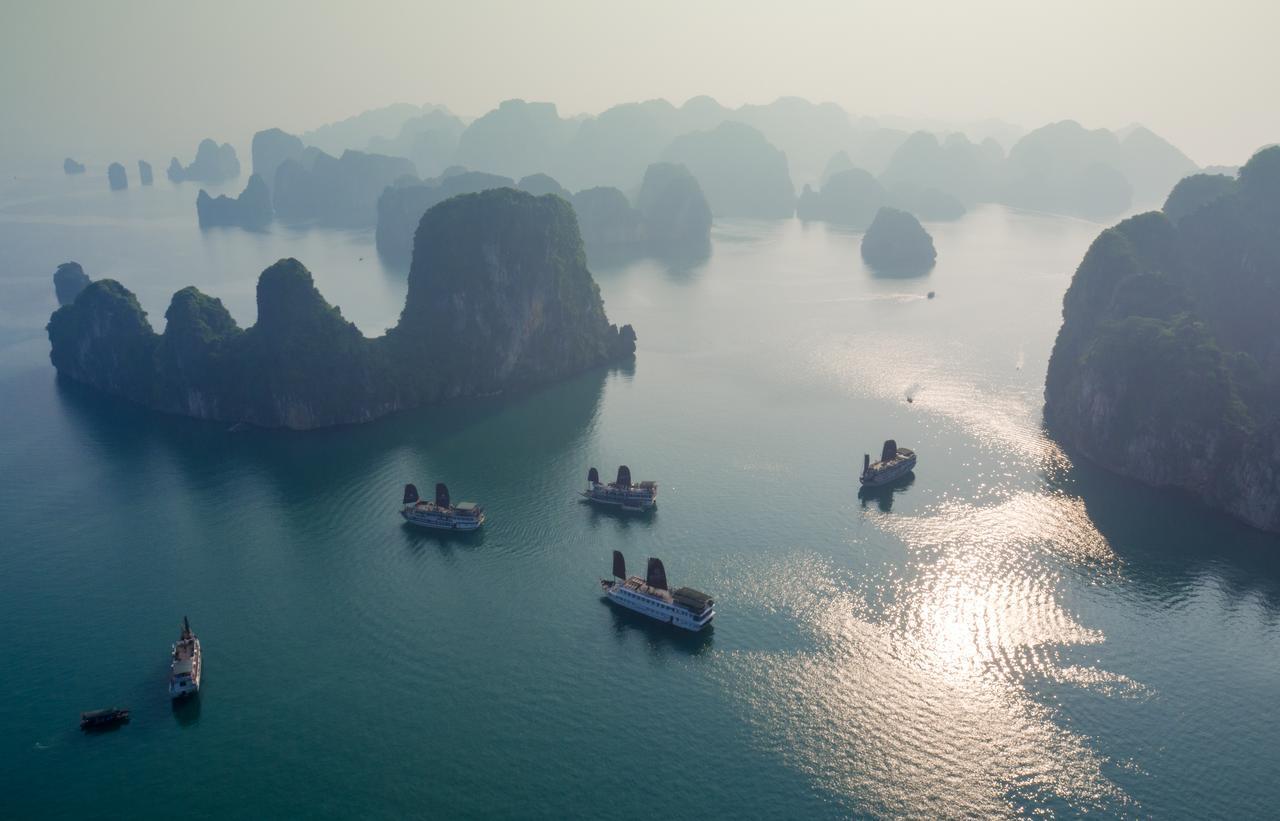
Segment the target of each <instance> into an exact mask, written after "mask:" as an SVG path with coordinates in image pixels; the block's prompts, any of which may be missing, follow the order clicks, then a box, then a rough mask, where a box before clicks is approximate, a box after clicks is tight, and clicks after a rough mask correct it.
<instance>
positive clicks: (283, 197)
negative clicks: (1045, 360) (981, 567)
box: [49, 97, 1280, 530]
mask: <svg viewBox="0 0 1280 821" xmlns="http://www.w3.org/2000/svg"><path fill="white" fill-rule="evenodd" d="M1004 136H1005V140H1006V143H1007V147H1006V143H1002V142H1000V141H998V140H997V139H996V138H995V137H994V136H986V137H984V138H982V139H979V140H971V139H970V138H969V137H968V136H966V135H965V134H961V133H949V134H941V135H940V134H934V133H930V132H924V131H918V132H914V133H909V132H907V131H902V130H898V129H894V128H887V127H883V126H881V125H879V124H877V123H876V122H874V121H872V120H869V119H866V118H857V117H852V116H850V115H849V114H848V113H847V112H845V111H844V110H843V109H841V108H839V107H838V106H835V105H832V104H812V103H809V102H807V101H805V100H801V99H798V98H782V99H779V100H777V101H775V102H773V103H770V104H768V105H745V106H741V107H739V108H736V109H729V108H726V107H724V106H722V105H720V104H719V103H717V102H716V101H715V100H712V99H711V98H709V97H697V98H694V99H691V100H689V101H688V102H686V103H685V104H683V105H681V106H675V105H672V104H670V103H668V102H666V101H664V100H652V101H649V102H644V103H630V104H623V105H618V106H614V107H612V108H610V109H608V110H606V111H604V112H602V113H600V114H599V115H597V116H589V117H576V118H566V117H562V116H561V115H560V114H559V112H558V110H557V109H556V107H555V106H554V105H553V104H551V103H535V102H526V101H523V100H508V101H506V102H503V103H502V104H501V105H499V106H498V107H497V108H495V109H493V110H492V111H489V112H488V113H486V114H484V115H483V116H481V117H478V118H476V119H474V120H472V121H470V122H464V121H463V120H462V119H460V118H459V117H457V116H455V115H453V114H452V113H451V112H449V111H448V110H447V109H445V108H444V107H441V106H434V105H425V106H409V105H396V106H389V107H386V108H382V109H376V110H373V111H368V112H365V113H363V114H360V115H357V116H355V117H351V118H349V119H347V120H343V121H341V122H336V123H332V124H329V125H326V126H323V127H321V128H318V129H316V130H314V131H310V132H306V133H303V134H296V135H295V134H289V133H286V132H285V131H282V130H280V129H277V128H270V129H264V130H262V131H259V132H258V133H257V134H256V135H255V136H254V138H253V142H252V147H251V162H252V171H251V173H250V176H249V178H248V180H247V184H246V185H245V186H244V188H243V190H241V191H240V193H239V194H238V195H235V196H231V195H228V194H220V195H217V196H213V195H211V194H210V193H208V192H207V191H206V190H204V189H201V190H200V191H199V193H198V194H197V197H196V211H197V217H198V220H199V223H200V225H201V227H205V228H213V227H235V228H243V229H248V230H265V229H267V228H268V227H269V226H270V225H271V224H272V223H273V222H278V223H282V224H286V225H291V226H320V227H333V228H344V229H366V230H367V229H372V230H373V231H374V234H375V238H376V247H377V250H378V253H379V254H380V255H381V256H382V257H383V258H384V259H385V260H386V261H387V262H388V263H389V264H391V265H393V266H407V267H408V268H409V271H410V273H409V295H408V299H407V301H406V306H405V311H404V314H403V316H402V318H401V322H400V324H399V325H398V326H397V327H396V328H394V329H392V330H391V331H389V332H388V333H387V334H386V335H385V336H384V337H380V338H378V339H374V340H369V339H365V338H364V337H363V336H361V335H360V333H359V332H358V331H357V330H356V329H355V327H354V326H352V325H351V324H350V323H349V322H346V320H344V319H343V318H342V317H341V315H340V314H339V313H338V311H337V309H336V308H333V307H331V306H329V305H328V304H327V303H326V302H325V301H324V299H323V298H322V297H321V296H320V295H319V293H318V292H316V290H315V288H314V286H313V284H312V283H311V279H310V276H309V274H308V273H307V271H306V269H305V268H304V267H303V266H302V265H301V263H298V262H297V261H294V260H283V261H281V262H280V263H278V264H277V265H275V266H272V267H271V268H269V269H268V270H267V271H265V272H263V275H262V278H261V280H260V282H259V290H258V301H259V319H258V323H257V324H256V325H255V326H253V327H251V328H248V329H243V330H242V329H240V328H239V327H237V326H236V324H235V322H234V321H233V320H232V319H231V317H230V315H229V314H228V313H227V312H226V310H225V309H224V308H223V307H222V304H221V303H220V302H219V301H218V300H216V299H213V298H211V297H209V296H206V295H204V294H201V293H200V292H198V291H196V290H195V289H194V288H187V289H184V290H182V291H179V292H178V293H177V294H176V295H175V296H174V299H173V302H172V303H171V305H170V308H169V310H168V311H167V312H166V320H167V325H166V328H165V330H164V332H163V333H162V334H156V333H155V332H154V331H152V330H151V328H150V325H149V324H148V323H147V321H146V319H145V314H144V313H143V312H142V310H141V308H140V306H139V305H138V303H137V300H136V299H134V297H133V295H132V294H131V293H129V292H128V291H127V290H126V289H125V288H124V287H123V286H122V285H120V284H119V283H116V282H114V281H111V280H103V281H100V282H95V283H93V284H92V285H88V286H87V287H86V282H87V277H85V276H84V273H83V271H80V270H79V267H78V266H75V267H74V268H72V267H69V266H63V267H62V268H60V269H59V271H58V274H57V276H56V277H55V283H56V286H57V291H58V297H59V302H60V304H62V305H63V307H62V308H60V309H59V310H58V312H57V313H55V314H54V316H53V317H52V319H51V321H50V324H49V335H50V340H51V342H52V345H53V353H52V356H53V361H54V364H55V366H56V367H57V368H58V370H59V372H60V373H62V374H64V375H66V376H69V377H70V378H72V379H75V380H77V381H80V382H84V383H87V384H90V385H93V386H95V387H97V388H99V389H101V390H104V391H107V392H109V393H113V394H117V395H120V396H124V397H126V398H129V399H131V400H133V401H136V402H139V403H141V404H144V405H147V406H149V407H153V408H157V409H160V410H164V411H168V412H173V413H182V414H187V415H191V416H198V417H203V418H213V419H221V420H231V421H236V422H240V421H245V422H250V423H252V424H257V425H264V426H288V427H317V426H323V425H330V424H340V423H346V422H357V421H365V420H368V419H372V418H375V417H378V416H381V415H383V414H385V413H389V412H391V411H395V410H399V409H403V408H409V407H415V406H418V405H421V404H425V403H428V402H434V401H439V400H441V399H447V398H451V397H455V396H468V395H478V394H482V393H491V392H495V391H500V390H507V389H512V388H518V387H520V386H523V385H526V384H533V383H537V382H542V381H546V380H550V379H555V378H558V377H560V376H564V375H567V374H569V373H573V372H576V371H579V370H582V369H584V368H588V367H592V366H596V365H599V364H603V363H607V362H612V361H617V360H619V359H620V358H625V357H628V356H630V355H631V354H632V353H633V351H634V334H633V333H632V331H631V329H630V327H629V326H627V327H624V328H623V329H621V330H619V329H618V328H616V327H615V326H612V325H610V324H609V323H608V322H607V320H606V319H605V315H604V308H603V304H602V303H601V300H600V296H599V292H598V289H597V288H596V286H595V283H594V282H593V281H592V277H591V274H590V273H589V272H588V270H587V264H588V260H590V261H591V263H592V264H600V263H604V262H608V261H615V260H623V259H627V258H634V257H639V256H654V257H667V258H671V259H678V260H684V261H693V262H696V261H697V260H699V259H701V258H705V256H706V255H707V254H708V253H710V248H711V239H710V237H711V229H712V224H713V221H714V220H717V219H719V220H723V219H787V218H791V217H793V216H796V217H799V219H800V220H802V221H805V222H813V221H819V222H826V223H829V224H831V225H833V226H835V227H837V228H840V229H843V230H849V231H856V232H863V236H862V239H861V256H862V259H863V260H864V262H865V264H866V265H867V267H868V268H870V269H872V270H873V271H876V272H877V273H883V274H887V275H893V276H919V275H922V274H924V273H927V272H928V271H929V270H930V269H931V268H932V267H933V266H934V264H935V261H936V259H937V256H938V252H937V249H936V247H935V245H934V242H933V238H932V237H931V236H930V234H929V232H928V231H927V230H926V228H925V226H924V225H923V224H922V223H929V222H933V223H936V222H941V221H948V220H955V219H958V218H960V217H962V216H963V215H964V214H965V213H966V212H967V211H968V210H969V209H971V208H972V207H974V206H976V205H978V204H981V203H1002V204H1005V205H1008V206H1012V207H1017V208H1021V209H1027V210H1034V211H1045V212H1053V213H1058V214H1066V215H1072V216H1079V217H1084V218H1087V219H1091V220H1107V219H1111V218H1114V217H1118V216H1121V215H1124V214H1126V213H1132V212H1133V211H1134V210H1135V208H1137V207H1140V206H1144V205H1157V204H1159V203H1161V202H1163V207H1162V210H1161V211H1157V212H1151V213H1145V214H1141V215H1139V216H1136V217H1131V218H1129V219H1127V220H1125V221H1123V222H1121V223H1120V224H1119V225H1117V226H1116V227H1115V228H1112V229H1109V230H1107V231H1104V232H1103V233H1102V234H1101V236H1100V237H1099V238H1098V240H1097V241H1096V242H1095V243H1094V245H1093V247H1092V248H1091V249H1090V251H1089V253H1088V254H1087V256H1086V257H1085V259H1084V261H1083V262H1082V263H1081V265H1080V268H1079V270H1078V271H1077V272H1076V275H1075V278H1074V280H1073V282H1072V284H1071V287H1070V289H1069V290H1068V292H1067V295H1066V298H1065V304H1064V323H1063V326H1062V330H1061V332H1060V334H1059V336H1058V340H1057V344H1056V346H1055V348H1054V352H1053V357H1052V360H1051V363H1050V366H1049V373H1048V377H1047V382H1046V388H1045V397H1046V405H1045V418H1046V421H1047V422H1048V424H1049V427H1050V430H1051V432H1052V433H1053V435H1054V436H1056V437H1057V438H1059V440H1060V441H1062V442H1063V443H1064V444H1065V445H1067V446H1068V448H1069V449H1071V450H1072V451H1074V452H1075V453H1078V454H1080V455H1081V456H1084V457H1087V458H1089V459H1091V460H1094V461H1096V462H1098V463H1100V464H1103V465H1105V466H1107V467H1108V468H1111V469H1113V470H1115V471H1117V472H1120V473H1123V474H1125V475H1128V476H1132V477H1134V478H1137V479H1140V480H1142V481H1144V482H1148V483H1150V484H1155V485H1170V486H1175V487H1178V488H1182V489H1184V490H1187V491H1191V492H1193V493H1195V494H1196V495H1197V496H1199V497H1200V498H1202V499H1204V500H1206V501H1207V502H1208V503H1210V504H1212V505H1214V506H1216V507H1219V508H1221V509H1223V510H1226V511H1228V512H1231V513H1232V514H1234V515H1237V516H1239V517H1240V518H1242V519H1244V520H1246V521H1248V522H1250V523H1252V524H1254V525H1257V526H1259V527H1264V528H1268V529H1274V530H1280V499H1278V498H1277V494H1275V492H1274V489H1275V488H1276V487H1277V486H1280V416H1277V415H1276V412H1275V410H1274V409H1275V408H1276V407H1280V402H1278V400H1280V377H1278V376H1277V373H1280V348H1278V347H1277V344H1276V339H1277V337H1276V334H1275V332H1274V327H1273V325H1274V318H1275V316H1276V315H1277V313H1278V312H1280V301H1277V299H1276V298H1275V293H1276V282H1277V281H1280V273H1278V271H1280V248H1278V247H1277V245H1276V239H1275V236H1276V232H1275V230H1274V229H1275V226H1276V225H1277V224H1280V210H1277V209H1280V183H1278V182H1277V180H1280V172H1277V165H1278V162H1280V161H1278V160H1277V157H1278V156H1280V148H1272V149H1265V150H1263V151H1260V152H1259V153H1258V154H1257V155H1255V156H1254V157H1253V158H1252V159H1251V160H1249V162H1248V163H1247V164H1246V165H1244V167H1243V168H1241V169H1234V168H1231V169H1207V170H1206V172H1207V173H1201V169H1198V168H1197V167H1196V165H1195V164H1194V163H1193V162H1191V160H1189V159H1188V158H1187V157H1186V156H1185V155H1184V154H1182V153H1181V152H1180V151H1179V150H1178V149H1177V148H1175V147H1174V146H1172V145H1171V144H1169V143H1168V142H1166V141H1165V140H1163V139H1161V138H1160V137H1159V136H1157V135H1156V134H1154V133H1152V132H1151V131H1149V130H1148V129H1146V128H1143V127H1141V126H1132V127H1129V128H1126V129H1124V130H1121V131H1110V130H1106V129H1096V130H1089V129H1085V128H1083V127H1082V126H1080V125H1079V124H1077V123H1075V122H1072V121H1062V122H1057V123H1052V124H1049V125H1046V126H1043V127H1041V128H1038V129H1035V130H1033V131H1030V132H1028V133H1025V134H1020V135H1016V136H1012V137H1011V136H1009V135H1007V134H1006V135H1004ZM64 170H65V171H66V173H68V174H81V173H84V171H85V167H84V165H83V164H81V163H79V162H77V161H76V160H74V159H72V158H68V159H67V160H66V162H65V163H64ZM1237 170H1238V173H1239V176H1238V178H1237V176H1236V174H1237ZM139 171H140V178H141V180H142V181H143V183H144V184H150V181H151V173H150V166H149V165H147V164H146V163H145V162H142V163H140V165H139ZM240 173H241V169H240V162H239V159H238V157H237V156H236V152H235V149H234V148H233V147H232V146H231V145H228V144H225V143H224V144H221V145H219V144H218V143H217V142H216V141H214V140H211V139H206V140H204V141H202V142H201V143H200V145H199V146H198V148H197V151H196V155H195V158H194V159H193V160H192V162H191V163H189V164H187V165H183V164H182V163H181V162H180V161H179V160H178V159H177V158H174V160H173V161H172V163H171V164H170V167H169V170H168V177H169V179H170V180H171V181H173V182H174V183H184V182H189V181H193V182H200V183H204V184H206V185H210V186H212V185H218V184H223V185H225V184H227V183H228V182H229V181H233V180H235V179H237V178H238V177H239V176H240ZM108 178H109V184H110V186H111V187H112V188H125V187H127V185H128V181H127V177H126V174H125V169H124V167H123V166H122V165H120V164H119V163H114V164H112V165H111V166H110V167H109V169H108ZM495 249H496V250H495ZM464 271H467V272H471V275H469V276H463V275H462V272H464ZM477 272H478V275H477ZM514 272H519V276H515V278H514V279H512V276H514ZM499 283H504V284H503V285H501V286H500V285H499ZM513 285H514V287H513ZM447 300H452V302H451V303H447ZM445 304H451V305H453V306H454V308H459V306H460V309H459V310H456V311H455V310H446V309H445V308H444V307H442V306H444V305H445ZM424 359H427V360H429V361H431V362H433V363H435V364H434V365H433V366H432V367H431V368H425V369H424V368H421V367H419V366H417V364H416V363H419V362H421V361H424ZM408 363H415V364H413V365H412V366H409V364H408ZM335 385H337V386H340V389H336V388H335Z"/></svg>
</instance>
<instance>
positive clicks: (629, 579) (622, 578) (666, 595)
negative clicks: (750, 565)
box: [600, 550, 716, 633]
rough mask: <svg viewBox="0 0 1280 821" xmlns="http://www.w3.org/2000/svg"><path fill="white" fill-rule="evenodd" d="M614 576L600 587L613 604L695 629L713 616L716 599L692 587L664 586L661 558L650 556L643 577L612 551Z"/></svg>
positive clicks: (696, 630)
mask: <svg viewBox="0 0 1280 821" xmlns="http://www.w3.org/2000/svg"><path fill="white" fill-rule="evenodd" d="M613 576H614V577H613V578H612V579H601V580H600V589H601V590H603V591H604V595H605V596H606V597H607V598H608V599H609V600H610V601H612V602H613V603H614V604H618V605H621V606H623V607H625V608H627V609H628V610H634V611H635V612H637V613H641V614H643V615H645V616H648V617H649V618H651V619H655V620H657V621H660V622H665V623H667V624H672V625H675V626H676V627H680V628H683V629H685V630H691V631H693V632H695V633H696V632H698V631H699V630H702V629H703V628H705V627H706V626H707V625H708V624H710V623H711V620H712V619H713V618H715V615H716V611H715V609H714V608H715V601H714V600H713V599H712V598H711V597H710V596H708V595H707V594H706V593H703V592H702V591H700V590H694V589H693V588H692V587H677V588H676V589H675V590H670V589H669V588H668V586H667V569H666V568H665V567H663V565H662V560H661V559H654V558H651V559H649V566H648V568H647V569H646V572H645V577H644V578H643V579H642V578H640V577H639V576H628V575H627V563H626V560H625V559H623V557H622V553H621V552H620V551H617V550H615V551H613Z"/></svg>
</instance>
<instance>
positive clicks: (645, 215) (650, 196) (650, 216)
mask: <svg viewBox="0 0 1280 821" xmlns="http://www.w3.org/2000/svg"><path fill="white" fill-rule="evenodd" d="M636 210H637V211H639V212H640V229H641V234H642V237H643V240H644V243H645V246H646V248H647V249H648V250H649V252H650V253H653V254H656V255H659V256H663V255H675V256H683V255H687V254H690V253H692V254H701V253H705V252H707V251H708V250H709V249H710V246H711V206H710V204H709V203H708V202H707V198H706V197H705V196H704V195H703V193H702V186H700V185H699V184H698V181H697V180H696V179H694V177H693V175H692V174H691V173H689V170H688V169H687V168H685V167H684V166H683V165H678V164H676V163H654V164H653V165H651V166H649V167H648V168H647V169H645V172H644V182H642V183H641V184H640V193H639V194H638V195H637V196H636Z"/></svg>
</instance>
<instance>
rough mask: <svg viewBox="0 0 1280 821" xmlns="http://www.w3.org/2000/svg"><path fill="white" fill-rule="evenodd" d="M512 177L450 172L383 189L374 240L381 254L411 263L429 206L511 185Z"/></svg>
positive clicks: (478, 172)
mask: <svg viewBox="0 0 1280 821" xmlns="http://www.w3.org/2000/svg"><path fill="white" fill-rule="evenodd" d="M513 185H515V183H514V182H513V181H512V179H511V178H510V177H500V176H498V175H496V174H485V173H483V172H480V171H461V172H459V173H446V174H445V175H444V176H441V177H439V178H437V179H434V180H428V181H426V182H422V183H418V182H408V181H407V182H405V183H403V184H398V185H393V186H390V187H388V188H386V189H384V190H383V192H382V194H381V195H380V196H379V197H378V207H377V210H378V226H377V231H376V233H375V235H374V241H375V243H376V244H377V247H378V254H379V255H380V256H381V257H382V258H383V259H385V260H386V261H387V262H390V263H392V264H394V265H407V264H409V261H410V259H411V258H412V257H413V235H414V232H415V231H417V230H418V223H419V222H421V221H422V215H423V214H425V213H427V209H429V208H431V207H432V206H434V205H437V204H439V203H442V202H444V201H445V200H447V199H449V198H450V197H456V196H457V195H459V194H476V193H479V192H481V191H487V190H489V189H491V188H510V187H512V186H513Z"/></svg>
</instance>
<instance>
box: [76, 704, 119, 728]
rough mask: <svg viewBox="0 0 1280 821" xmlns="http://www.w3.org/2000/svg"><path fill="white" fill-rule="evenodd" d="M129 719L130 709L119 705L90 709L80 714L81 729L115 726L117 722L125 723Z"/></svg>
mask: <svg viewBox="0 0 1280 821" xmlns="http://www.w3.org/2000/svg"><path fill="white" fill-rule="evenodd" d="M128 720H129V711H128V710H121V709H120V708H119V707H107V708H105V709H102V710H90V711H89V712H87V713H81V714H80V729H81V730H100V729H103V728H105V727H114V726H116V725H117V724H124V723H125V722H126V721H128Z"/></svg>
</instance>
